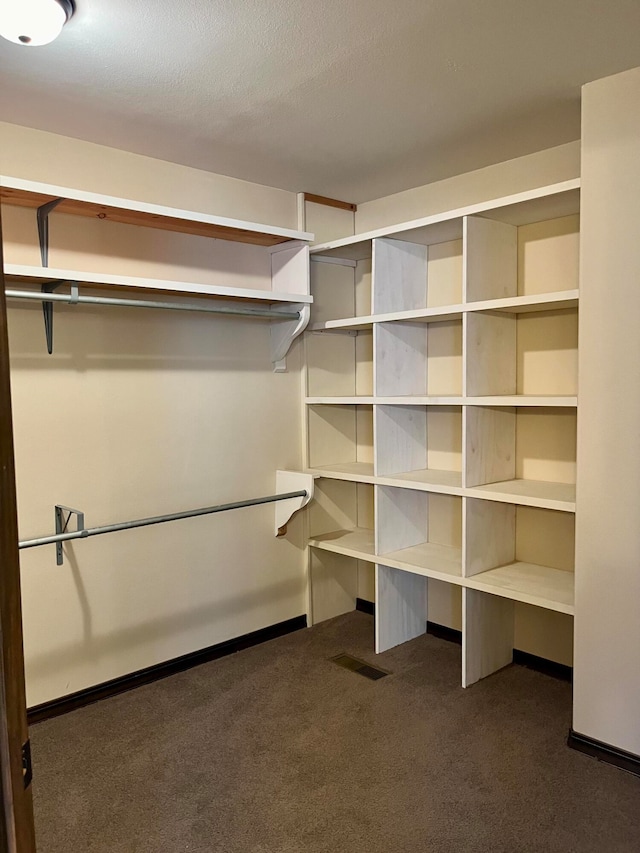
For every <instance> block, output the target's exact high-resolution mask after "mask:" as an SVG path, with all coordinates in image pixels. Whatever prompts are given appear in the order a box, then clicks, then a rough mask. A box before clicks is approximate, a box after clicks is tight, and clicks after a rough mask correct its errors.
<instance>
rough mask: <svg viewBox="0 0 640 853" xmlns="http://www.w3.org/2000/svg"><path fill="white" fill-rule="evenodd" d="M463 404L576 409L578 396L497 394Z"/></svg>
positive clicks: (473, 398)
mask: <svg viewBox="0 0 640 853" xmlns="http://www.w3.org/2000/svg"><path fill="white" fill-rule="evenodd" d="M462 402H463V404H466V405H467V406H509V407H527V406H532V407H536V408H538V407H544V408H554V407H558V408H564V409H572V408H573V409H575V408H576V407H577V405H578V398H577V396H564V395H563V394H546V395H541V394H500V395H498V394H495V395H491V396H486V397H465V398H464V399H463V401H462Z"/></svg>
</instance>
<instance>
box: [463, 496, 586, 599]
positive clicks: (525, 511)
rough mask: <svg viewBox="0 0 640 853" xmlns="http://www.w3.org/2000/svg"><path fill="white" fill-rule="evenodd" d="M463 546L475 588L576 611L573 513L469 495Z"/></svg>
mask: <svg viewBox="0 0 640 853" xmlns="http://www.w3.org/2000/svg"><path fill="white" fill-rule="evenodd" d="M464 550H465V554H464V573H465V577H467V578H473V584H472V586H474V587H475V588H476V589H482V590H484V591H486V592H491V593H492V594H494V595H499V596H502V597H504V598H510V599H513V600H515V601H522V602H524V603H526V604H535V605H537V606H539V607H546V608H548V609H550V610H557V611H559V612H561V613H572V612H573V571H574V563H575V516H574V515H573V514H571V513H567V512H558V511H555V510H549V509H540V508H539V507H528V506H515V505H513V504H505V503H497V502H494V501H484V500H476V499H474V498H468V499H467V500H466V505H465V549H464Z"/></svg>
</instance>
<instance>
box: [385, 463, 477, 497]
mask: <svg viewBox="0 0 640 853" xmlns="http://www.w3.org/2000/svg"><path fill="white" fill-rule="evenodd" d="M376 483H378V484H379V485H381V486H398V487H399V488H405V489H417V490H424V491H428V492H434V493H436V494H443V495H462V494H463V489H462V474H461V473H460V471H441V470H439V469H437V468H422V469H420V470H417V471H406V472H404V473H402V474H385V475H383V476H380V477H377V478H376Z"/></svg>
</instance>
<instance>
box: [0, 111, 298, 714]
mask: <svg viewBox="0 0 640 853" xmlns="http://www.w3.org/2000/svg"><path fill="white" fill-rule="evenodd" d="M0 146H1V147H2V167H3V171H5V172H8V173H9V174H11V175H15V176H17V177H24V178H37V179H39V180H42V181H49V182H57V183H67V184H74V185H75V186H79V187H83V188H89V189H92V190H97V191H102V192H105V193H112V194H122V195H127V196H133V197H136V198H141V199H143V200H146V201H161V202H164V203H168V204H179V205H183V206H185V207H192V208H198V207H201V208H202V209H205V208H206V209H207V210H211V211H212V212H214V213H220V214H225V215H230V216H245V217H248V218H251V219H253V220H264V221H268V222H271V223H274V224H279V225H283V226H290V227H295V196H294V195H293V194H291V193H283V192H281V191H279V190H271V189H268V188H265V187H256V186H254V185H251V184H247V183H244V182H241V181H231V180H230V179H227V178H220V177H219V176H215V175H210V176H207V175H205V174H204V173H201V172H196V171H195V170H190V169H184V168H183V167H180V166H173V165H171V164H168V163H163V162H158V161H153V160H150V159H148V158H141V157H138V156H136V155H129V154H125V153H123V152H120V151H111V150H109V149H106V148H102V147H100V146H96V145H89V144H87V143H83V142H76V141H74V140H68V139H61V138H59V137H53V136H51V135H50V134H41V133H38V132H35V131H28V130H23V129H21V128H11V127H8V126H6V125H4V126H1V133H0ZM76 167H77V169H76ZM123 169H124V170H128V179H125V177H124V173H123ZM74 170H75V171H74ZM289 208H290V211H289ZM289 212H290V215H289ZM5 214H6V216H5ZM3 217H4V218H5V224H6V247H5V259H6V261H7V262H24V263H34V264H37V263H38V262H39V261H38V253H37V248H36V246H37V243H36V232H35V223H34V218H35V217H34V213H33V211H27V210H24V209H23V210H19V209H16V208H8V207H4V208H3ZM125 231H126V232H127V234H125V233H124V232H125ZM51 242H52V251H51V263H52V265H53V264H60V265H63V266H66V267H69V268H71V269H73V268H75V269H98V270H104V271H110V272H119V273H122V274H127V272H129V273H132V274H135V275H140V276H158V277H162V278H182V279H183V280H193V281H214V282H217V283H220V284H223V283H228V284H234V283H235V284H237V285H239V286H245V287H255V288H260V287H262V288H266V287H268V286H269V281H268V271H269V263H268V260H265V257H264V252H263V250H262V249H260V248H256V247H252V246H248V247H247V246H241V245H239V244H233V245H232V246H231V247H230V246H229V244H226V245H225V244H224V243H223V242H222V241H218V240H215V241H214V240H207V239H205V238H197V237H196V238H194V237H189V236H183V235H177V234H165V233H164V232H160V231H156V230H154V229H146V228H135V227H133V228H129V229H127V227H126V226H121V225H117V224H115V225H114V224H113V223H107V222H98V221H93V220H85V219H81V218H79V217H72V216H62V215H58V216H57V217H56V215H55V213H54V214H53V215H52V217H51ZM212 268H217V270H218V272H217V273H215V272H211V269H212ZM10 305H11V307H10V310H9V332H10V352H11V365H12V395H13V407H14V412H13V414H14V428H15V445H16V469H17V487H18V513H19V528H20V536H21V538H30V537H34V536H41V535H45V534H48V533H50V532H52V531H53V524H54V519H53V507H54V505H55V504H56V503H62V504H67V505H70V506H73V507H77V508H79V509H81V510H84V512H85V513H86V522H87V524H88V525H89V526H97V525H101V524H108V523H110V522H116V521H123V520H127V519H132V518H140V517H144V516H150V515H156V514H161V513H168V512H175V511H178V510H182V509H190V508H194V507H199V506H207V505H211V504H216V503H222V502H226V501H233V500H242V499H245V498H250V497H254V496H258V495H266V494H272V493H273V492H274V491H275V471H276V469H277V468H291V469H296V468H299V467H300V465H301V400H300V366H301V365H300V361H301V347H300V346H299V345H298V344H295V345H294V348H293V350H292V352H291V353H290V355H289V356H288V358H287V367H288V372H287V373H285V374H274V373H273V372H272V365H271V362H270V354H269V327H268V324H267V323H264V322H260V321H254V320H244V319H237V318H215V317H211V316H204V315H182V314H178V313H170V312H166V311H165V312H160V311H158V312H154V311H135V310H132V309H129V310H126V309H113V308H106V307H94V308H92V307H86V306H76V307H69V306H56V307H55V309H54V313H55V319H54V325H55V330H54V345H55V349H54V355H53V356H48V355H47V354H46V349H45V342H44V331H43V322H42V311H41V308H40V306H39V305H31V304H25V303H16V302H12V303H10ZM273 525H274V507H273V505H271V506H264V507H254V508H250V509H243V510H237V511H234V512H228V513H224V514H221V515H215V516H210V517H204V518H197V519H191V520H187V521H180V522H175V523H172V524H168V525H163V526H159V527H150V528H146V529H140V530H134V531H127V532H122V533H115V534H111V535H108V536H103V537H96V538H93V539H88V540H86V541H83V542H77V543H73V544H69V545H68V546H67V547H66V551H67V555H66V557H65V564H64V565H63V566H61V567H57V566H56V564H55V549H54V547H53V546H48V547H43V548H37V549H33V550H29V551H23V552H22V553H21V565H22V582H23V600H24V628H25V654H26V671H27V690H28V703H29V704H30V705H34V704H38V703H40V702H44V701H47V700H49V699H53V698H55V697H59V696H61V695H65V694H69V693H72V692H74V691H76V690H80V689H83V688H85V687H88V686H90V685H93V684H96V683H100V682H102V681H105V680H108V679H111V678H115V677H117V676H120V675H123V674H125V673H129V672H133V671H135V670H138V669H141V668H143V667H147V666H151V665H153V664H155V663H158V662H161V661H164V660H167V659H170V658H173V657H176V656H178V655H181V654H185V653H188V652H191V651H194V650H197V649H201V648H204V647H206V646H209V645H212V644H215V643H219V642H222V641H224V640H228V639H230V638H232V637H236V636H239V635H242V634H245V633H247V632H249V631H254V630H257V629H259V628H262V627H265V626H267V625H271V624H274V623H277V622H280V621H283V620H285V619H289V618H292V617H295V616H299V615H300V614H302V613H304V612H305V611H306V597H305V576H304V561H303V550H302V544H303V541H302V523H301V520H300V519H298V520H296V521H294V522H292V523H291V524H290V525H289V532H288V535H287V537H286V538H284V539H276V538H275V537H274V535H273Z"/></svg>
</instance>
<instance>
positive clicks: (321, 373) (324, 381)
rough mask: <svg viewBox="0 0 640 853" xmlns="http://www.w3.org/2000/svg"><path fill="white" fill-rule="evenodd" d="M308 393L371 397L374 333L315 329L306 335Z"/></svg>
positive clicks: (319, 395) (312, 394)
mask: <svg viewBox="0 0 640 853" xmlns="http://www.w3.org/2000/svg"><path fill="white" fill-rule="evenodd" d="M305 340H306V361H307V396H309V397H356V396H357V397H370V396H371V395H372V394H373V333H372V332H371V330H367V331H361V332H355V331H352V332H312V333H310V334H308V335H307V336H306V339H305Z"/></svg>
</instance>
